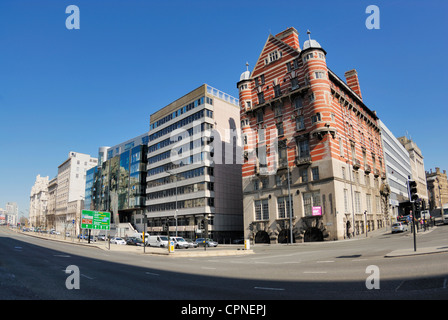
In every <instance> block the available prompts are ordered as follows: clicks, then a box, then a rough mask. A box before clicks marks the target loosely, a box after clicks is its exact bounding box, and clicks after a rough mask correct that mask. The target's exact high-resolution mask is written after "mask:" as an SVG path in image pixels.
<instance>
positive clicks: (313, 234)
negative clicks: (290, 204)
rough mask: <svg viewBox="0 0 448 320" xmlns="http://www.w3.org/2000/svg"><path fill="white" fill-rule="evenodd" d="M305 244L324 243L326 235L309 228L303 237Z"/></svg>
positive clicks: (316, 229)
mask: <svg viewBox="0 0 448 320" xmlns="http://www.w3.org/2000/svg"><path fill="white" fill-rule="evenodd" d="M303 240H304V241H305V242H315V241H324V234H323V233H322V231H321V230H319V229H318V228H315V227H314V228H308V229H307V230H306V231H305V235H304V236H303Z"/></svg>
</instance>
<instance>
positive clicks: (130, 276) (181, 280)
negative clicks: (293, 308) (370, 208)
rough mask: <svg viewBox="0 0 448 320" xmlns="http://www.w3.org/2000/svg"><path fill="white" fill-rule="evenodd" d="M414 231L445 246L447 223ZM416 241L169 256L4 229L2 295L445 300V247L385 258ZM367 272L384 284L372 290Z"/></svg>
mask: <svg viewBox="0 0 448 320" xmlns="http://www.w3.org/2000/svg"><path fill="white" fill-rule="evenodd" d="M417 236H418V238H417V246H418V248H424V247H431V246H446V247H448V226H440V227H436V228H434V229H433V230H431V231H430V232H427V233H425V234H422V235H420V234H417ZM412 245H413V242H412V235H411V234H410V233H409V232H407V233H403V234H393V235H392V234H388V233H378V235H376V236H374V237H371V238H366V239H363V238H360V239H355V240H344V241H335V242H321V243H305V244H296V245H256V246H254V247H252V249H253V250H254V251H255V254H251V255H240V256H222V257H221V256H219V257H218V256H210V257H200V258H199V257H167V256H157V255H143V254H138V253H135V252H117V251H107V250H102V249H98V248H92V247H85V246H78V245H75V244H67V243H61V242H57V241H52V240H45V239H38V238H34V237H30V236H28V235H26V234H17V233H16V232H14V231H11V230H9V229H7V228H5V227H0V299H32V300H38V299H39V300H40V299H44V300H73V299H75V300H77V299H81V300H97V299H98V300H115V299H117V300H118V299H119V300H128V299H130V300H136V299H137V300H142V299H144V300H146V299H149V300H177V301H183V300H189V301H190V300H196V301H203V300H232V301H240V300H253V301H263V300H297V299H338V300H339V299H350V300H351V299H388V300H389V299H448V289H447V281H448V253H437V254H426V255H413V256H404V257H396V258H385V255H386V254H387V253H389V252H391V251H393V250H397V249H406V248H410V247H412ZM198 250H200V249H198ZM209 250H213V249H209ZM218 250H219V249H218ZM70 265H74V266H76V267H78V268H79V273H80V276H79V289H71V290H69V289H67V287H66V280H67V278H68V277H69V276H70V274H67V273H66V269H67V267H68V266H70ZM369 266H374V268H375V269H374V271H372V270H373V269H368V267H369ZM371 276H377V277H376V278H375V279H374V280H375V281H373V280H372V278H371ZM369 277H370V278H369ZM368 278H369V279H370V280H369V283H371V284H373V283H374V284H375V285H377V286H378V288H373V289H369V288H367V286H366V280H368Z"/></svg>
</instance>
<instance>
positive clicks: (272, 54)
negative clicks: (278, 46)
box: [264, 50, 282, 64]
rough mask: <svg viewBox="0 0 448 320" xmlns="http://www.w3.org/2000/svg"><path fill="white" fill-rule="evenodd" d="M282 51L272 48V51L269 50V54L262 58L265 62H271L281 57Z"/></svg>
mask: <svg viewBox="0 0 448 320" xmlns="http://www.w3.org/2000/svg"><path fill="white" fill-rule="evenodd" d="M281 57H282V52H281V51H278V50H274V51H272V52H269V55H268V57H267V58H266V59H264V62H265V64H269V63H271V62H274V61H277V60H279V59H281Z"/></svg>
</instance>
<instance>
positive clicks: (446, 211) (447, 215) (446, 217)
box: [442, 203, 448, 224]
mask: <svg viewBox="0 0 448 320" xmlns="http://www.w3.org/2000/svg"><path fill="white" fill-rule="evenodd" d="M442 208H443V213H442V223H444V224H448V203H445V204H444V205H443V207H442Z"/></svg>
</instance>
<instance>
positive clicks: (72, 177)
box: [53, 151, 98, 233]
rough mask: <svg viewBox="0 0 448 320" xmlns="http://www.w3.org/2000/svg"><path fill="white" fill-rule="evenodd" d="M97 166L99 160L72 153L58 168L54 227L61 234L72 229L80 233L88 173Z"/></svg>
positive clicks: (86, 155)
mask: <svg viewBox="0 0 448 320" xmlns="http://www.w3.org/2000/svg"><path fill="white" fill-rule="evenodd" d="M97 164H98V159H97V158H93V157H91V156H90V155H88V154H84V153H79V152H73V151H70V152H69V154H68V158H67V160H65V161H64V162H63V163H62V164H61V165H59V166H58V175H57V186H55V187H56V193H55V197H56V200H55V218H54V227H55V229H56V230H58V231H59V232H65V231H67V230H68V229H72V228H76V229H75V232H76V233H78V232H79V227H78V226H79V225H80V219H81V211H82V209H83V208H84V196H85V184H86V172H87V170H89V169H90V168H92V167H96V166H97ZM53 183H54V182H53Z"/></svg>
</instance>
